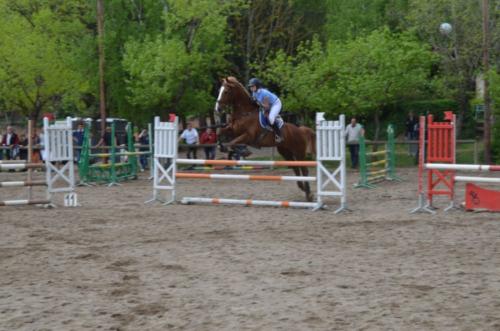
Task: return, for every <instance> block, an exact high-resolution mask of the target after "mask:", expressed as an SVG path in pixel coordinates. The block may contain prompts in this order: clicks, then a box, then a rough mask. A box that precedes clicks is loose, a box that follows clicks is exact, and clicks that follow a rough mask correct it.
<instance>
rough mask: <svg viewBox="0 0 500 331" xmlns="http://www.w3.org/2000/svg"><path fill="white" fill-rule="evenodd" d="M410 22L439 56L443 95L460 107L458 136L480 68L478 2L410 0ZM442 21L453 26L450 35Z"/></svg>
mask: <svg viewBox="0 0 500 331" xmlns="http://www.w3.org/2000/svg"><path fill="white" fill-rule="evenodd" d="M409 8H410V11H409V14H408V22H409V24H411V25H412V28H413V29H414V30H415V31H416V32H417V34H418V35H419V37H420V38H421V39H422V40H425V41H427V42H428V43H429V44H430V45H431V47H432V49H433V51H434V52H435V53H436V54H438V55H439V56H440V66H439V68H440V72H439V74H440V76H441V77H443V83H444V84H443V87H444V88H443V90H442V91H441V93H442V94H443V95H445V96H446V95H448V96H451V97H452V98H453V99H455V100H457V103H458V105H459V109H458V116H457V122H458V123H457V134H459V133H460V131H461V128H462V123H463V120H464V117H465V115H466V113H467V112H468V111H469V109H470V101H471V99H472V98H473V97H474V93H475V81H476V77H477V75H478V71H479V69H480V68H481V60H482V52H481V49H482V37H481V36H482V32H481V28H482V25H481V21H482V19H481V7H480V2H479V1H469V0H456V1H447V0H410V6H409ZM443 22H448V23H450V24H451V25H452V27H453V31H452V32H451V33H450V34H449V35H442V34H440V33H439V26H440V24H441V23H443Z"/></svg>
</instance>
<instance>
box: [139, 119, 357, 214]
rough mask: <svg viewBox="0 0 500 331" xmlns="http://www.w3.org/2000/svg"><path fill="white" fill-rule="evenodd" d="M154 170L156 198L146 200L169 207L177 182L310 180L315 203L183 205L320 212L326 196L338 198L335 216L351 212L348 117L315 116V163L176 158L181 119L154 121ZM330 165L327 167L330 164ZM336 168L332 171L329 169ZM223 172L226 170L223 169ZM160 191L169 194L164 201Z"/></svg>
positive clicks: (250, 201) (219, 200)
mask: <svg viewBox="0 0 500 331" xmlns="http://www.w3.org/2000/svg"><path fill="white" fill-rule="evenodd" d="M154 141H155V145H154V170H153V198H152V199H151V200H148V201H146V203H148V202H152V201H161V202H163V203H165V204H169V203H172V202H175V201H176V191H175V188H176V185H177V181H176V180H177V179H225V180H250V181H299V182H303V181H308V182H316V199H317V200H316V201H315V202H298V201H265V200H253V199H226V198H204V197H184V198H182V199H181V203H185V204H190V203H203V204H215V205H218V204H229V205H246V206H273V207H294V208H310V209H313V210H317V209H320V208H322V207H323V206H324V202H323V201H324V198H325V197H339V198H340V207H339V208H338V209H337V210H336V211H335V213H338V212H341V211H345V210H348V209H347V201H346V170H345V117H344V115H340V118H339V120H338V121H326V120H325V119H324V114H323V113H319V114H317V115H316V160H315V161H254V160H193V159H179V158H177V151H178V118H177V117H174V118H173V121H172V122H160V119H159V117H156V118H155V124H154ZM326 163H328V164H329V166H327V164H326ZM331 163H334V164H335V165H336V166H335V168H333V169H332V166H330V164H331ZM177 165H192V166H195V165H198V166H206V167H208V166H227V167H247V166H248V167H250V166H261V167H315V168H316V176H307V177H300V176H265V175H236V174H206V173H191V172H190V173H184V172H177ZM221 170H224V169H221ZM161 191H167V192H169V193H170V197H167V198H163V197H162V196H161V195H160V192H161Z"/></svg>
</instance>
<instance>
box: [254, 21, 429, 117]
mask: <svg viewBox="0 0 500 331" xmlns="http://www.w3.org/2000/svg"><path fill="white" fill-rule="evenodd" d="M434 61H435V58H434V57H433V55H432V53H431V52H430V50H429V49H428V47H427V46H426V45H425V44H422V43H421V42H419V41H418V40H416V38H415V37H414V36H412V35H410V34H407V33H403V34H396V33H391V32H389V31H388V30H387V29H383V30H377V31H374V32H372V33H371V34H369V35H368V36H366V37H359V38H356V39H353V40H350V41H347V42H345V43H341V42H332V43H330V44H329V45H328V46H327V48H326V49H324V48H323V47H322V45H321V43H320V42H319V41H318V40H317V39H315V40H313V41H312V42H310V43H304V44H303V45H301V46H300V47H299V48H298V50H297V56H295V57H291V56H287V55H286V54H284V52H278V53H277V54H276V56H274V57H273V58H272V59H271V60H270V61H269V66H268V68H267V69H266V71H265V72H264V73H263V76H264V77H265V78H266V79H267V80H268V81H270V82H273V83H274V84H276V85H279V86H280V87H281V91H282V93H283V96H284V104H285V107H286V109H287V110H291V111H295V112H300V111H304V109H307V111H322V112H327V113H335V114H338V113H345V114H355V115H364V116H366V115H368V114H374V116H376V117H377V118H376V120H378V116H379V115H380V114H379V112H381V111H382V110H384V109H385V107H386V106H388V105H392V104H395V103H397V102H400V101H403V100H411V99H417V98H420V97H422V96H425V95H428V94H429V91H431V90H432V79H431V66H432V64H433V62H434Z"/></svg>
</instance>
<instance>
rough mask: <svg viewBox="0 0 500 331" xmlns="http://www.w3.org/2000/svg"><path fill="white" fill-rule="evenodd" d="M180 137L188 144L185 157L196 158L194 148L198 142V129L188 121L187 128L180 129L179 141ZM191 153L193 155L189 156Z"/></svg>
mask: <svg viewBox="0 0 500 331" xmlns="http://www.w3.org/2000/svg"><path fill="white" fill-rule="evenodd" d="M182 139H184V141H185V142H186V144H188V145H190V146H188V150H187V154H186V157H187V158H188V159H191V158H193V159H196V158H197V157H196V149H197V148H196V145H197V144H198V143H199V141H198V131H196V129H195V128H193V124H192V123H188V125H187V129H186V130H184V131H182V134H181V136H180V137H179V141H181V140H182ZM191 155H192V156H193V157H191Z"/></svg>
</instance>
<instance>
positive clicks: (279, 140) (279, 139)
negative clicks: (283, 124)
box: [273, 123, 283, 143]
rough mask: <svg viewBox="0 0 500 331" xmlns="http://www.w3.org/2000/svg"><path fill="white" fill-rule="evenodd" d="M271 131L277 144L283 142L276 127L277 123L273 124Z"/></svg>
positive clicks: (280, 133) (281, 134)
mask: <svg viewBox="0 0 500 331" xmlns="http://www.w3.org/2000/svg"><path fill="white" fill-rule="evenodd" d="M273 130H274V134H275V140H276V142H277V143H280V142H282V141H283V133H282V132H281V129H280V128H279V127H278V124H277V123H274V124H273Z"/></svg>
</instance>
